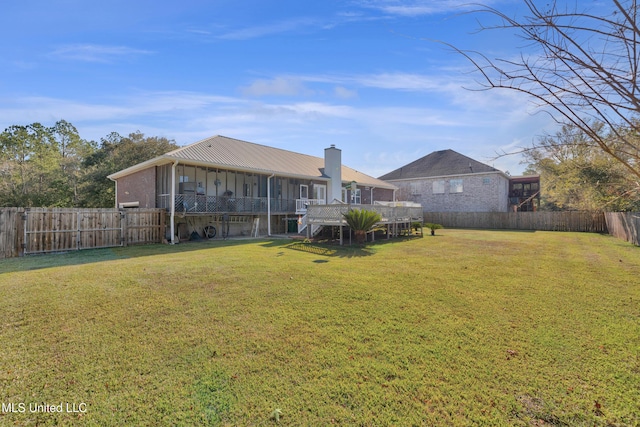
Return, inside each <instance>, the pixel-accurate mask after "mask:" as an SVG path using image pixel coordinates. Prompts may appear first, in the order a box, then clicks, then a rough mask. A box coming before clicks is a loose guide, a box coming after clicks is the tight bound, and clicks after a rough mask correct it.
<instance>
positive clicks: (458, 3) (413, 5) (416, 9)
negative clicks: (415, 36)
mask: <svg viewBox="0 0 640 427" xmlns="http://www.w3.org/2000/svg"><path fill="white" fill-rule="evenodd" d="M484 3H485V4H489V3H491V1H485V2H484ZM359 4H360V6H362V7H365V8H370V9H376V10H379V11H381V12H383V13H385V14H388V15H394V16H405V17H414V16H423V15H432V14H436V13H443V12H460V11H462V10H468V9H470V8H472V7H475V8H477V7H478V5H477V4H474V3H473V2H470V1H469V0H362V1H360V2H359Z"/></svg>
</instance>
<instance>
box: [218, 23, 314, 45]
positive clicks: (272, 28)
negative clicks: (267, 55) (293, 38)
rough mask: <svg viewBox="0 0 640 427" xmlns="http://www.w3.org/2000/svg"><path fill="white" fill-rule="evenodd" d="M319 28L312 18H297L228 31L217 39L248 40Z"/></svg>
mask: <svg viewBox="0 0 640 427" xmlns="http://www.w3.org/2000/svg"><path fill="white" fill-rule="evenodd" d="M317 26H319V24H318V22H316V21H315V20H313V19H310V18H297V19H291V20H286V21H280V22H275V23H273V24H269V25H259V26H255V27H247V28H241V29H238V30H233V31H228V32H226V33H224V34H220V35H218V36H217V37H218V38H219V39H225V40H248V39H254V38H259V37H264V36H269V35H273V34H281V33H288V32H292V31H297V30H300V29H308V28H309V27H317Z"/></svg>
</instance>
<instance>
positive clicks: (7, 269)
mask: <svg viewBox="0 0 640 427" xmlns="http://www.w3.org/2000/svg"><path fill="white" fill-rule="evenodd" d="M248 242H255V239H253V240H248V239H228V240H221V239H212V240H199V241H187V242H181V243H179V244H176V245H167V244H159V243H157V244H150V245H139V246H127V247H115V248H102V249H86V250H81V251H67V252H55V253H46V254H34V255H26V256H23V257H17V258H6V259H0V274H3V273H12V272H16V271H29V270H42V269H46V268H53V267H66V266H71V265H82V264H91V263H96V262H104V261H113V260H118V259H130V258H140V257H147V256H155V255H165V254H173V253H176V254H178V253H184V252H192V251H200V250H204V249H212V248H226V247H230V246H238V245H243V244H246V243H248Z"/></svg>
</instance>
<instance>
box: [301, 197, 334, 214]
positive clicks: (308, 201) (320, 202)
mask: <svg viewBox="0 0 640 427" xmlns="http://www.w3.org/2000/svg"><path fill="white" fill-rule="evenodd" d="M326 204H327V201H326V200H322V199H296V213H297V214H304V213H306V212H307V207H308V206H311V205H326Z"/></svg>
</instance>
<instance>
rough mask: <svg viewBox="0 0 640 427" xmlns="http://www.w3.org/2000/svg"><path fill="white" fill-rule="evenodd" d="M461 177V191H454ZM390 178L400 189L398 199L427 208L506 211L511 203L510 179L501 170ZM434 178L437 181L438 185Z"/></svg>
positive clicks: (450, 210) (432, 210) (460, 210)
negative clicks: (404, 178)
mask: <svg viewBox="0 0 640 427" xmlns="http://www.w3.org/2000/svg"><path fill="white" fill-rule="evenodd" d="M460 180H461V184H462V191H461V192H454V189H455V187H456V185H455V184H456V181H458V184H459V183H460ZM452 181H453V182H452ZM391 182H392V183H393V184H395V185H396V186H398V187H399V188H400V190H399V191H398V192H397V199H398V200H408V201H412V202H417V203H420V204H422V207H423V209H424V211H425V212H507V210H508V207H509V206H508V205H509V200H508V193H509V179H508V178H507V177H506V176H504V175H503V174H501V173H496V172H491V173H479V174H469V175H458V176H446V177H434V178H416V179H410V180H402V181H391ZM434 182H438V184H436V186H435V188H434ZM438 187H439V190H440V191H441V192H439V191H438ZM434 190H435V191H436V192H434Z"/></svg>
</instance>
